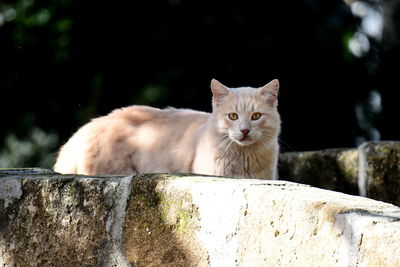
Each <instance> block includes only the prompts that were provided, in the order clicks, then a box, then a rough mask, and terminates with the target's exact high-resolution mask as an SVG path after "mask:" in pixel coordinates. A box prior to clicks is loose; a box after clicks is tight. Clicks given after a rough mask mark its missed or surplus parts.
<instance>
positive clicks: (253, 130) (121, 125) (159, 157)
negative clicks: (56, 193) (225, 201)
mask: <svg viewBox="0 0 400 267" xmlns="http://www.w3.org/2000/svg"><path fill="white" fill-rule="evenodd" d="M211 89H212V93H213V101H212V104H213V112H212V113H211V114H210V113H205V112H199V111H194V110H190V109H174V108H167V109H162V110H161V109H157V108H151V107H147V106H131V107H126V108H121V109H117V110H114V111H113V112H111V113H110V114H108V115H107V116H104V117H100V118H96V119H93V120H92V121H91V122H89V123H88V124H86V125H84V126H83V127H81V128H80V129H79V130H78V131H77V132H76V133H75V134H74V135H73V136H72V137H71V138H70V139H69V141H68V142H67V143H66V144H65V145H64V146H63V147H62V148H61V150H60V152H59V155H58V159H57V162H56V164H55V166H54V170H55V171H57V172H60V173H79V174H138V173H158V172H163V173H173V172H182V173H198V174H209V175H222V176H231V177H239V178H258V179H276V178H277V160H278V153H279V145H278V135H279V132H280V117H279V114H278V111H277V94H278V90H279V82H278V80H273V81H271V82H270V83H268V84H267V85H265V86H264V87H261V88H251V87H240V88H233V89H231V88H227V87H225V86H224V85H222V84H221V83H219V82H218V81H216V80H212V82H211ZM230 113H235V114H236V115H237V118H236V117H235V116H234V115H229V114H230ZM254 113H261V116H260V118H259V119H257V120H254V118H256V117H258V115H259V114H257V115H253V114H254ZM230 116H231V117H232V118H233V119H235V118H236V120H232V118H230ZM252 116H254V118H253V120H252ZM247 132H248V133H247ZM246 136H247V137H246Z"/></svg>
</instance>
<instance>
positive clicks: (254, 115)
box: [251, 112, 261, 121]
mask: <svg viewBox="0 0 400 267" xmlns="http://www.w3.org/2000/svg"><path fill="white" fill-rule="evenodd" d="M259 118H261V113H260V112H255V113H253V115H251V120H253V121H256V120H258V119H259Z"/></svg>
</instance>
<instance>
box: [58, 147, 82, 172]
mask: <svg viewBox="0 0 400 267" xmlns="http://www.w3.org/2000/svg"><path fill="white" fill-rule="evenodd" d="M74 154H75V153H74V151H73V150H72V149H71V148H70V144H69V142H67V143H66V144H65V145H64V146H63V147H62V148H61V149H60V151H59V152H58V157H57V161H56V164H54V167H53V170H54V171H55V172H58V173H63V174H77V166H76V159H75V158H76V154H75V155H74Z"/></svg>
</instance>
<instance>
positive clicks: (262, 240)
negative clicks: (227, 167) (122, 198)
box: [124, 175, 400, 266]
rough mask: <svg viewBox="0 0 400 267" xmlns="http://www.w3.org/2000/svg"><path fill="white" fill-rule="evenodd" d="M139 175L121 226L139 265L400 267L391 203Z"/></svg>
mask: <svg viewBox="0 0 400 267" xmlns="http://www.w3.org/2000/svg"><path fill="white" fill-rule="evenodd" d="M137 179H138V180H136V182H134V183H133V184H132V191H131V197H130V200H129V204H128V211H127V217H126V224H125V230H124V236H125V251H126V255H127V259H128V260H129V261H131V262H134V263H136V264H137V266H145V265H146V266H147V265H150V266H160V265H163V264H165V265H167V266H400V258H398V257H397V256H394V255H400V254H399V253H400V246H398V243H399V241H400V231H399V229H400V209H399V208H398V207H395V206H392V205H390V204H386V203H383V202H377V201H374V200H371V199H367V198H361V197H354V196H349V195H345V194H341V193H337V192H332V191H327V190H321V189H317V188H312V187H308V186H305V185H299V184H295V183H290V182H284V181H267V182H266V181H260V180H238V179H224V178H210V177H199V176H192V177H190V176H189V177H174V176H167V175H162V176H159V175H148V176H144V177H143V176H142V177H137ZM142 179H144V180H142ZM377 252H379V253H377Z"/></svg>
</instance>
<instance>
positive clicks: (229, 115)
mask: <svg viewBox="0 0 400 267" xmlns="http://www.w3.org/2000/svg"><path fill="white" fill-rule="evenodd" d="M228 118H229V119H231V120H233V121H235V120H237V119H238V118H239V116H238V114H236V113H229V114H228Z"/></svg>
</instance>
